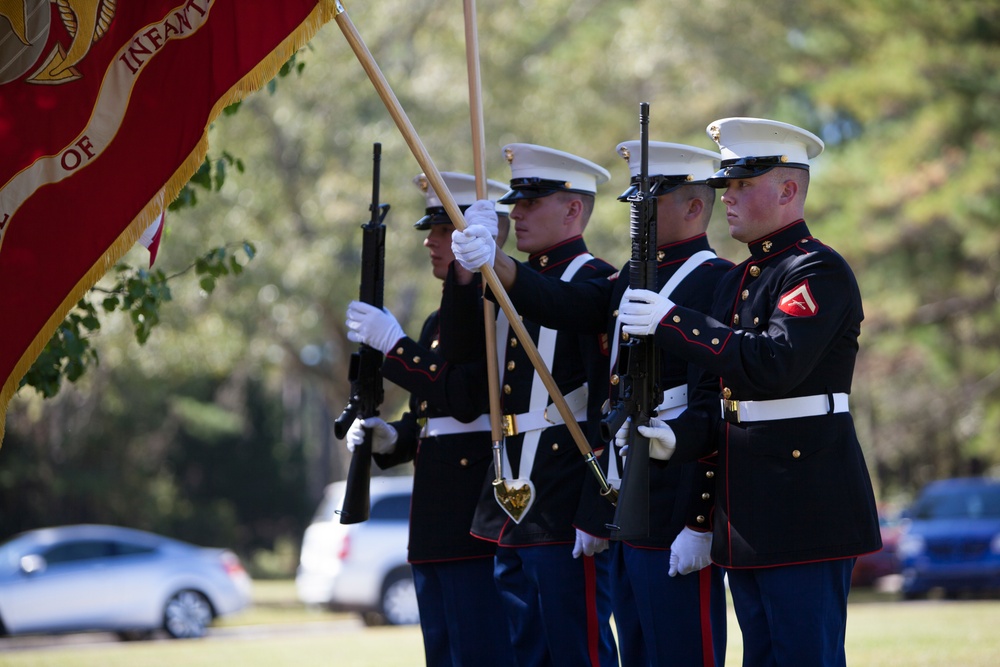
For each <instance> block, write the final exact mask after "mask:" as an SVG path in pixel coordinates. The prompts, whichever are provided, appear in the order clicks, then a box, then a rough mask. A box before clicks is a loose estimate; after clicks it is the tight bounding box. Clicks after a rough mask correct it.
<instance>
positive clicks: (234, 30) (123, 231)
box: [0, 0, 336, 439]
mask: <svg viewBox="0 0 1000 667" xmlns="http://www.w3.org/2000/svg"><path fill="white" fill-rule="evenodd" d="M335 10H336V2H335V1H334V0H280V1H275V0H72V1H69V0H67V1H65V2H60V3H54V2H50V0H0V383H2V386H0V439H2V437H3V430H4V423H5V416H6V410H7V404H8V403H9V401H10V399H11V398H12V397H13V395H14V392H15V391H16V390H17V387H18V384H19V383H20V380H21V378H22V377H23V376H24V374H25V373H26V372H27V371H28V369H29V368H30V367H31V364H32V363H34V361H35V359H36V358H37V357H38V354H39V353H40V352H41V350H42V348H44V347H45V344H46V343H47V342H48V340H49V338H51V336H52V334H53V332H54V331H55V329H56V328H57V327H58V325H59V323H60V322H61V321H62V320H63V319H64V318H65V317H66V315H67V313H69V311H70V310H71V309H72V307H73V305H74V304H75V303H76V302H77V301H78V300H79V299H80V298H81V297H82V296H83V295H84V294H85V293H86V291H87V290H88V289H90V288H91V287H92V286H93V285H94V284H95V283H96V282H97V281H98V280H99V279H100V278H101V276H102V275H104V273H105V272H106V271H107V269H108V268H110V267H111V266H113V265H114V263H115V262H117V261H118V260H119V259H120V258H121V257H122V256H123V255H124V254H125V253H126V252H127V251H128V249H129V248H131V247H132V245H134V244H135V243H136V241H139V240H140V238H141V237H142V235H143V233H144V232H145V231H146V230H147V229H149V228H150V227H151V225H152V224H153V223H154V221H156V220H157V218H158V217H159V216H160V215H161V214H162V212H163V210H164V208H165V206H166V205H167V204H169V203H170V201H172V200H173V198H174V197H176V196H177V193H178V192H179V191H180V189H181V188H182V187H183V186H184V184H185V183H186V182H187V181H188V179H190V177H191V176H192V175H193V174H194V172H195V170H196V169H197V168H198V166H199V165H200V164H201V162H202V160H204V157H205V154H206V151H207V148H208V146H207V139H206V129H207V127H208V125H209V124H210V123H211V122H212V121H213V120H215V118H216V117H217V116H218V115H219V113H221V111H222V109H223V108H225V107H226V106H227V105H229V104H232V103H233V102H236V101H238V100H240V99H242V98H243V97H244V96H245V95H247V94H248V93H250V92H253V91H254V90H257V89H258V88H260V87H261V86H262V85H263V84H264V83H266V82H267V81H269V80H270V79H271V78H272V77H274V75H275V74H276V73H277V72H278V70H279V69H280V68H281V66H282V65H283V64H284V63H285V62H286V61H287V60H288V58H290V57H291V56H292V54H293V53H295V51H296V50H297V49H299V48H300V47H301V46H303V45H304V44H305V43H306V42H307V41H308V40H309V39H310V38H311V37H312V36H313V35H314V34H315V33H316V31H317V30H319V28H320V27H321V26H322V25H323V24H324V23H325V22H327V21H328V20H330V19H332V18H333V17H334V14H335ZM165 100H168V101H169V104H165V103H164V101H165ZM154 241H155V239H154V238H152V237H151V238H150V239H148V242H149V243H151V244H152V243H154ZM144 244H145V243H144ZM147 247H150V248H151V250H154V249H155V245H147Z"/></svg>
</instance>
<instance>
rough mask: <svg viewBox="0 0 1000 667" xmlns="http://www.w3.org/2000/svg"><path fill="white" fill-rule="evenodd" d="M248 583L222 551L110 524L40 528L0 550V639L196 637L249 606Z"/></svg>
mask: <svg viewBox="0 0 1000 667" xmlns="http://www.w3.org/2000/svg"><path fill="white" fill-rule="evenodd" d="M251 586H252V584H251V581H250V577H249V576H248V575H247V573H246V571H245V570H244V569H243V566H242V565H241V563H240V560H239V558H238V557H237V556H236V554H234V553H233V552H231V551H229V550H226V549H212V548H205V547H199V546H195V545H193V544H188V543H186V542H181V541H178V540H174V539H171V538H168V537H163V536H160V535H155V534H153V533H147V532H143V531H139V530H133V529H130V528H122V527H118V526H101V525H78V526H62V527H57V528H41V529H38V530H32V531H28V532H25V533H21V534H20V535H16V536H14V537H12V538H11V539H9V540H7V541H6V542H4V543H3V544H0V634H10V635H16V634H27V633H64V632H79V631H87V630H103V631H111V632H117V633H118V634H119V636H120V637H122V638H123V639H128V638H141V637H146V636H150V635H151V634H152V633H153V632H154V631H156V630H159V629H162V630H165V631H166V632H167V634H168V635H170V636H171V637H176V638H190V637H201V636H203V635H204V634H205V632H206V629H207V627H208V626H209V625H210V624H211V622H212V620H213V619H214V618H215V617H218V616H222V615H225V614H230V613H233V612H236V611H239V610H241V609H244V608H245V607H247V606H249V605H250V594H251Z"/></svg>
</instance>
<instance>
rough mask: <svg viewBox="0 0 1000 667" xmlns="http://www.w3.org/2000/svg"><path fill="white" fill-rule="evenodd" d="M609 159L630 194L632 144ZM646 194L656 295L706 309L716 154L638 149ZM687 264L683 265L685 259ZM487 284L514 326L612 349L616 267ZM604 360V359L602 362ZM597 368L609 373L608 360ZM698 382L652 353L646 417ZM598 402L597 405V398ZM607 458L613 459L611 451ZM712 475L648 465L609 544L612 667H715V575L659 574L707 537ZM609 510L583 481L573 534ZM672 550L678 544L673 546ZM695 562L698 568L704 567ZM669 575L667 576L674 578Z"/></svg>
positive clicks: (605, 520)
mask: <svg viewBox="0 0 1000 667" xmlns="http://www.w3.org/2000/svg"><path fill="white" fill-rule="evenodd" d="M618 152H619V153H620V154H621V155H622V157H624V158H625V159H626V161H627V162H628V164H629V169H630V172H631V176H632V179H633V182H632V185H631V187H630V188H629V190H627V191H626V192H625V193H624V194H622V195H621V196H620V197H619V199H620V200H622V201H625V200H627V198H628V197H629V196H630V195H631V194H633V192H634V189H635V184H636V180H637V179H636V177H637V175H638V174H639V166H640V161H641V153H640V142H638V141H634V142H625V143H622V144H620V145H619V146H618ZM649 153H650V155H649V175H650V177H651V182H652V184H651V191H652V192H651V193H652V195H653V196H655V197H656V198H657V203H658V211H659V214H658V221H657V232H658V237H659V239H661V240H662V242H661V243H659V244H658V250H657V261H658V266H657V281H658V288H659V289H661V290H662V289H665V287H666V286H667V284H668V282H669V281H670V280H671V278H674V277H675V276H676V280H677V281H679V282H676V286H674V285H673V284H672V285H671V290H672V291H671V292H670V296H671V298H672V299H674V300H675V301H676V302H677V303H682V304H684V305H685V306H687V307H689V308H692V309H695V310H698V311H701V312H708V311H709V310H710V308H711V304H712V294H713V292H714V290H715V286H716V284H717V283H718V281H719V280H720V279H721V278H722V276H723V275H724V274H725V273H726V272H727V271H728V270H729V269H730V268H732V266H733V264H732V262H729V261H728V260H724V259H721V258H719V257H717V256H716V255H715V253H714V252H713V251H712V250H711V248H710V246H709V243H708V239H707V237H706V235H705V230H706V228H707V226H708V221H709V219H710V217H711V214H712V207H713V202H714V199H715V194H714V191H713V190H712V189H711V188H709V187H708V186H707V185H706V184H705V181H706V179H708V178H709V177H710V176H712V175H713V174H714V173H715V171H716V169H717V168H718V165H719V155H718V153H713V152H711V151H707V150H704V149H700V148H694V147H691V146H684V145H681V144H672V143H665V142H649ZM689 260H690V262H691V263H690V264H688V261H689ZM498 276H499V277H500V279H501V281H502V282H503V283H504V286H505V287H506V288H507V292H508V294H509V296H510V298H511V301H512V302H513V304H514V305H515V307H516V308H517V309H518V312H519V313H520V314H521V315H522V316H524V317H525V318H526V319H528V320H531V321H534V322H537V323H540V324H542V325H544V326H550V327H554V328H559V329H562V330H565V331H572V332H576V333H590V334H603V335H605V336H607V338H608V340H612V341H614V340H616V338H617V334H616V329H617V314H618V305H619V303H620V302H621V298H622V295H623V294H624V292H625V289H626V287H628V283H629V267H628V265H627V264H626V265H625V267H624V268H622V269H621V270H620V271H618V272H617V273H615V274H613V275H611V276H610V277H608V278H603V277H602V278H595V279H592V280H588V281H583V282H576V281H573V282H562V281H559V280H552V279H550V278H548V277H547V276H546V274H545V273H544V272H533V271H517V272H516V274H515V275H514V276H513V278H512V279H508V278H509V276H508V275H507V274H506V273H505V272H503V271H500V272H498ZM613 356H614V355H613ZM613 366H614V367H611V368H610V369H609V370H610V372H611V377H612V378H614V377H615V375H616V373H617V367H616V363H615V364H613ZM697 375H698V373H697V372H694V370H693V369H690V368H689V366H688V363H687V361H685V360H683V359H681V358H679V357H676V356H674V355H670V354H664V355H661V371H660V377H661V386H662V387H663V388H664V390H665V392H664V393H665V396H664V402H663V403H662V404H661V406H660V410H659V413H658V416H659V417H660V418H661V419H669V418H671V417H675V416H677V415H679V414H681V413H682V412H683V411H684V409H685V408H686V406H687V395H688V384H689V381H690V380H691V379H696V378H697ZM606 398H607V397H606ZM613 447H615V445H614V443H611V446H609V447H606V448H605V449H604V450H603V451H602V452H601V454H600V456H599V462H600V464H601V467H602V469H604V470H605V472H606V473H608V472H609V461H612V460H613V461H614V464H613V465H612V466H611V470H610V473H609V474H608V478H609V480H611V481H612V484H613V485H615V486H617V484H616V481H617V480H620V479H621V477H620V475H621V473H622V469H621V462H622V458H623V457H622V456H621V454H620V453H619V452H618V451H617V450H615V449H612V448H613ZM612 452H614V456H612V455H611V453H612ZM714 475H715V466H714V464H712V463H709V462H707V461H700V462H692V463H689V464H685V465H674V466H652V467H651V468H650V477H651V480H650V502H649V513H650V517H649V524H650V534H649V536H648V537H647V538H646V539H636V540H631V541H628V542H617V541H616V542H611V545H610V550H611V560H612V564H611V565H612V575H611V583H612V594H613V607H614V616H615V625H616V628H617V636H618V647H619V653H620V656H621V662H622V664H623V665H664V666H665V665H682V666H686V665H699V666H701V665H713V664H714V665H718V666H720V667H721V665H723V664H724V663H725V649H726V602H725V586H724V582H723V574H722V570H721V568H719V567H718V566H715V565H710V564H708V562H707V544H708V542H707V541H706V547H705V549H704V551H703V558H704V559H705V560H704V564H699V565H698V566H691V567H696V569H695V571H693V572H690V573H685V574H681V575H679V576H671V575H669V573H670V571H671V563H670V555H671V546H672V544H673V543H674V541H675V540H676V539H677V537H678V535H679V534H680V533H681V532H682V531H683V530H684V529H685V528H687V529H688V530H689V531H693V532H696V533H700V534H705V533H708V535H707V537H709V538H710V531H711V524H710V523H709V517H710V516H711V509H712V503H713V501H714V494H715V479H714ZM613 519H614V507H613V506H612V505H611V504H610V503H609V502H608V501H607V500H606V499H604V498H603V497H601V496H600V489H599V485H598V483H597V481H596V479H594V478H593V477H592V476H591V477H588V478H587V479H586V480H585V483H584V490H583V496H582V498H581V503H580V507H579V508H578V511H577V514H576V517H575V521H574V523H575V526H576V527H577V529H578V530H582V531H584V532H585V533H586V534H587V535H588V536H590V537H592V538H598V539H600V540H602V541H606V540H608V539H609V538H610V531H609V530H608V528H607V525H608V524H609V523H612V521H613ZM678 548H680V547H678ZM706 565H707V567H706ZM676 574H677V571H676V569H675V570H674V575H676Z"/></svg>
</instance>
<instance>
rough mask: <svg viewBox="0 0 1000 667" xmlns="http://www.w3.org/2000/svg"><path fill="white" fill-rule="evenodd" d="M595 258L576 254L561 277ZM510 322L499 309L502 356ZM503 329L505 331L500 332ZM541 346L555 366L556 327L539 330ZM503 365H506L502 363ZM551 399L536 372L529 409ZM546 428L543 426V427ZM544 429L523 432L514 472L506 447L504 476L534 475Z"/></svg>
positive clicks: (541, 407)
mask: <svg viewBox="0 0 1000 667" xmlns="http://www.w3.org/2000/svg"><path fill="white" fill-rule="evenodd" d="M593 258H594V256H593V255H591V254H587V253H584V254H582V255H577V256H576V257H575V258H574V259H573V261H572V262H570V264H569V266H567V267H566V270H565V271H563V274H562V276H561V278H560V279H561V280H562V281H563V282H569V281H570V280H572V279H573V276H574V275H575V274H576V272H577V271H578V270H579V269H580V267H581V266H583V265H584V264H586V263H587V262H589V261H590V260H592V259H593ZM509 327H510V323H509V322H508V321H507V317H506V315H505V314H504V312H503V311H500V316H499V317H498V318H497V355H498V357H499V358H500V359H503V358H504V356H505V355H504V354H503V352H504V350H505V349H506V345H507V331H508V330H509ZM501 330H502V331H503V333H504V335H503V336H501V335H500V333H501ZM536 347H537V349H538V354H539V356H540V357H541V358H542V361H543V362H544V363H545V366H546V368H552V359H553V357H554V356H555V349H556V332H555V331H554V330H553V329H546V328H545V327H542V328H541V329H539V331H538V342H537V344H536ZM501 368H503V366H501ZM548 402H549V392H548V390H547V389H546V388H545V384H544V383H543V382H542V380H541V378H540V377H538V373H537V372H535V374H534V377H533V378H532V381H531V399H530V402H529V409H530V410H531V411H532V412H534V411H536V410H544V409H545V408H546V406H547V405H548ZM542 430H544V429H542ZM542 430H533V431H528V432H527V433H525V434H524V439H523V440H522V444H521V462H520V464H519V465H518V474H517V475H516V476H515V475H514V474H513V471H512V470H511V465H510V459H509V458H508V456H507V449H506V448H505V449H504V450H503V474H504V478H505V479H526V480H527V479H531V470H532V468H533V467H534V465H535V454H536V452H537V451H538V440H539V438H540V437H541V435H542Z"/></svg>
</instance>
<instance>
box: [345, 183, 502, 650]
mask: <svg viewBox="0 0 1000 667" xmlns="http://www.w3.org/2000/svg"><path fill="white" fill-rule="evenodd" d="M441 176H442V178H443V179H444V181H445V184H446V185H447V186H448V189H449V191H450V192H451V193H452V196H453V197H454V198H455V202H456V203H457V204H458V205H459V207H460V208H462V209H463V210H464V208H466V207H468V205H469V204H471V203H472V202H473V201H474V200H475V196H476V189H475V179H474V178H473V177H472V176H469V175H466V174H459V173H455V172H442V174H441ZM414 183H415V184H416V185H417V187H419V188H420V189H421V190H422V191H423V192H424V194H425V196H426V203H427V207H426V211H425V212H426V215H425V216H424V217H423V218H421V219H420V220H418V221H417V223H416V224H415V225H414V227H415V228H416V229H418V230H427V231H428V232H429V234H428V240H427V241H425V243H424V245H426V246H427V247H428V249H429V251H430V253H431V258H432V263H433V265H434V272H435V276H436V277H438V278H444V276H445V275H446V271H447V270H448V267H449V265H450V262H451V259H452V257H451V248H450V239H451V230H452V229H453V227H452V226H451V220H450V219H449V217H448V215H447V214H446V213H445V211H444V207H443V205H442V203H441V201H440V199H439V197H438V196H437V194H436V193H435V192H434V190H433V188H431V187H430V185H429V184H428V182H427V179H426V178H425V177H424V175H423V174H421V175H419V176H417V177H416V178H415V179H414ZM489 191H490V192H491V193H493V196H494V197H497V196H500V194H502V193H503V192H505V191H506V187H505V186H504V184H503V183H500V182H498V181H489ZM501 208H502V209H503V210H504V211H505V209H506V207H501ZM504 222H506V221H504ZM504 235H506V230H504ZM371 317H372V318H373V321H370V322H369V324H370V326H372V327H379V326H385V325H384V324H383V323H380V321H379V319H377V318H379V315H378V314H377V313H376V314H374V315H372V316H371ZM387 317H391V316H387ZM383 319H384V318H383ZM482 321H483V320H482V317H481V316H480V317H479V319H478V320H476V321H475V322H474V323H473V324H470V326H479V327H482ZM348 326H349V327H350V328H351V329H352V330H356V329H357V328H358V326H360V322H356V323H355V326H352V323H351V321H350V318H349V321H348ZM389 327H390V328H391V324H390V325H389ZM439 330H440V329H439V318H438V312H437V311H435V312H434V313H431V314H430V315H429V316H428V317H427V319H426V320H425V322H424V325H423V328H422V330H421V333H420V337H419V339H418V340H413V339H411V338H409V337H406V336H402V337H400V338H398V340H396V341H395V342H394V343H392V344H391V348H388V349H386V350H384V352H385V362H384V363H383V366H382V374H383V377H384V378H385V379H387V380H389V381H391V382H394V383H395V384H397V385H399V386H400V387H403V388H404V389H407V390H408V391H410V400H409V410H408V411H407V412H405V413H404V414H403V415H402V417H401V418H400V419H399V420H397V421H394V422H392V423H391V424H389V425H388V426H389V427H391V428H392V429H393V430H394V431H395V433H396V436H397V437H396V441H395V443H394V445H395V446H394V447H393V448H392V449H391V451H388V452H385V453H375V454H374V455H373V459H374V461H375V463H376V464H377V465H378V466H379V468H381V469H383V470H385V469H388V468H392V467H394V466H397V465H400V464H403V463H407V462H410V461H413V463H414V479H413V497H412V501H411V507H410V524H409V529H410V530H409V546H408V558H409V562H410V563H411V566H412V570H413V577H414V584H415V586H416V591H417V604H418V607H419V610H420V625H421V631H422V633H423V639H424V653H425V660H426V664H427V665H429V666H434V667H462V666H464V665H496V666H497V667H507V666H508V665H511V664H515V663H514V660H515V657H514V655H513V651H512V649H511V644H510V634H509V630H508V624H507V619H506V615H505V614H504V611H503V608H502V607H501V603H500V597H499V594H498V592H497V589H496V585H495V584H494V582H493V556H494V553H495V551H496V548H495V545H494V544H491V543H489V542H484V541H482V540H477V539H475V538H473V537H472V536H471V535H470V534H469V526H470V525H471V523H472V515H473V511H474V510H475V506H476V503H477V501H478V498H479V493H480V489H481V487H482V480H483V477H484V476H485V475H486V474H487V469H488V467H489V465H490V461H491V457H492V454H491V444H492V443H491V440H492V439H491V437H490V433H489V418H488V414H484V413H488V410H489V407H488V402H487V401H486V394H485V393H484V392H483V391H482V388H481V383H479V382H475V381H474V379H475V377H476V372H478V371H479V370H480V368H479V366H480V364H476V365H475V368H474V369H473V371H472V372H454V371H456V368H458V367H457V366H456V365H455V364H454V363H452V361H451V360H450V358H449V356H448V355H447V349H445V348H444V347H443V346H441V345H440V337H439ZM395 331H398V333H399V334H401V333H402V331H401V330H395ZM390 337H393V336H390ZM369 421H370V420H365V425H368V426H370V427H371V426H372V425H374V424H369V423H368V422H369ZM375 427H376V429H377V428H378V425H375ZM377 434H378V431H376V438H377Z"/></svg>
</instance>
